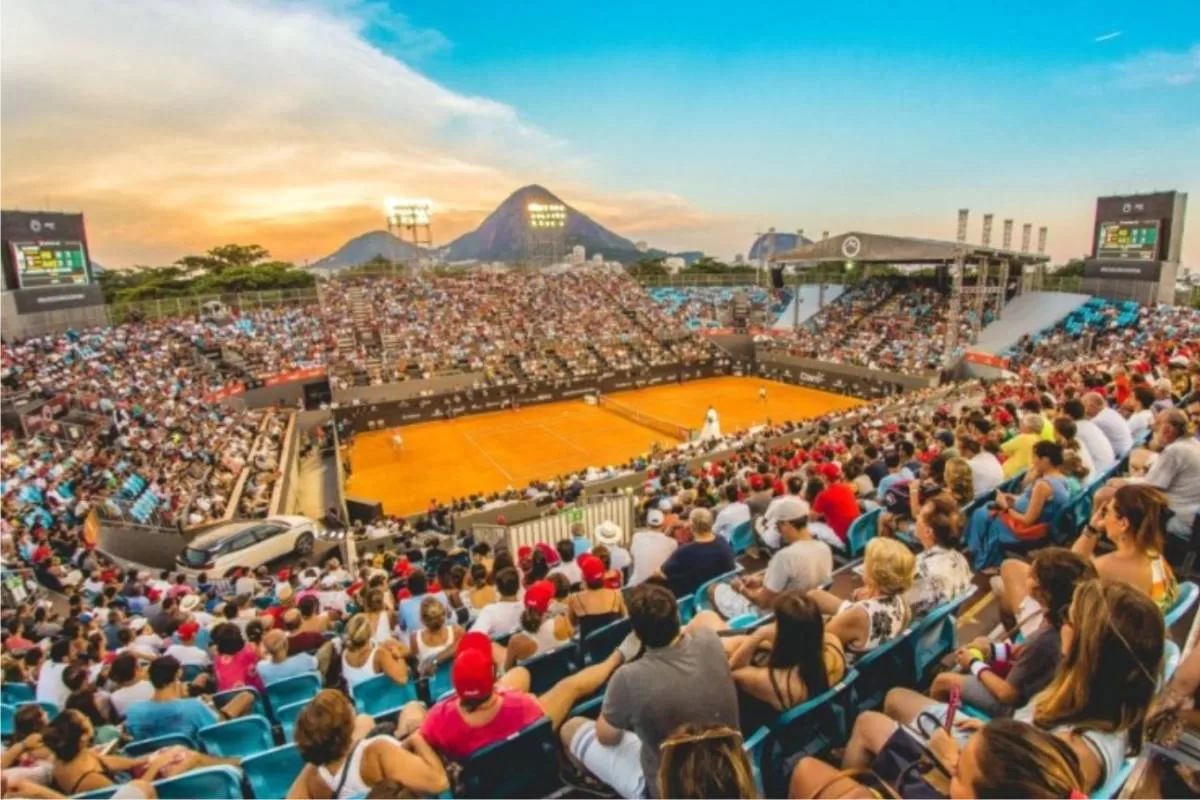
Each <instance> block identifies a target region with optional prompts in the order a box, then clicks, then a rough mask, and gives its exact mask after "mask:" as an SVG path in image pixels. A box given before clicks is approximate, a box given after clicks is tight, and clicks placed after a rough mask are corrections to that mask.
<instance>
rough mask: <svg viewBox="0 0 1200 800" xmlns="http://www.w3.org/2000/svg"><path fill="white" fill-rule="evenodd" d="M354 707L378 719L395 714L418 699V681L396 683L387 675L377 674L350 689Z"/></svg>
mask: <svg viewBox="0 0 1200 800" xmlns="http://www.w3.org/2000/svg"><path fill="white" fill-rule="evenodd" d="M350 694H351V696H352V697H353V698H354V707H355V708H357V709H358V710H359V712H360V713H362V714H367V715H369V716H371V717H374V718H375V719H376V720H379V719H382V718H384V717H390V716H394V715H395V714H398V713H399V712H400V709H401V708H403V707H404V706H405V705H407V704H408V703H411V702H412V701H413V700H416V699H417V685H416V681H413V680H410V681H409V682H408V683H396V682H395V681H393V680H392V679H391V678H389V677H388V676H387V675H376V676H375V677H374V678H369V679H368V680H365V681H363V682H362V683H360V684H358V685H357V686H354V687H352V688H351V690H350Z"/></svg>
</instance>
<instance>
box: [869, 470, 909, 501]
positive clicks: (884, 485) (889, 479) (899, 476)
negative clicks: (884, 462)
mask: <svg viewBox="0 0 1200 800" xmlns="http://www.w3.org/2000/svg"><path fill="white" fill-rule="evenodd" d="M912 479H913V474H912V473H911V472H909V471H908V467H901V468H900V471H899V472H889V473H888V474H887V475H885V476H884V478H883V480H881V481H880V482H879V490H878V491H877V492H876V493H875V497H876V498H877V499H878V500H880V501H882V500H883V498H884V497H886V496H887V491H888V489H890V488H892V485H893V484H896V483H899V482H900V481H911V480H912Z"/></svg>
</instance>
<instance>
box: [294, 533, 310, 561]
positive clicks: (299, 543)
mask: <svg viewBox="0 0 1200 800" xmlns="http://www.w3.org/2000/svg"><path fill="white" fill-rule="evenodd" d="M312 549H313V535H312V534H311V533H302V534H300V536H299V537H298V538H297V539H296V555H298V556H306V555H308V554H309V553H311V552H312Z"/></svg>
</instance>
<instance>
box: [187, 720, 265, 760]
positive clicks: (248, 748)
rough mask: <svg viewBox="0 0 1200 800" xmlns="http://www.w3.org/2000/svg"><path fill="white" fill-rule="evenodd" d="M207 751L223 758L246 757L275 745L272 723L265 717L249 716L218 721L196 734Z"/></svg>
mask: <svg viewBox="0 0 1200 800" xmlns="http://www.w3.org/2000/svg"><path fill="white" fill-rule="evenodd" d="M196 738H197V739H199V740H200V744H201V746H202V747H203V748H204V750H205V752H208V753H211V754H212V755H215V756H221V757H223V758H245V757H246V756H249V755H253V754H254V753H260V752H262V751H263V750H267V749H269V748H271V747H272V746H274V744H275V740H274V739H273V738H272V737H271V723H270V722H268V721H267V720H266V718H265V717H259V716H248V717H238V718H237V719H231V720H229V721H228V722H218V723H217V724H216V725H209V726H208V727H206V728H201V729H200V730H199V732H198V733H197V734H196Z"/></svg>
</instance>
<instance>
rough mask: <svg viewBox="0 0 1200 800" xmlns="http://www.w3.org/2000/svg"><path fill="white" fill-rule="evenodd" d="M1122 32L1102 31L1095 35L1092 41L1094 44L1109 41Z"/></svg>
mask: <svg viewBox="0 0 1200 800" xmlns="http://www.w3.org/2000/svg"><path fill="white" fill-rule="evenodd" d="M1124 32H1125V31H1113V32H1112V33H1102V34H1100V35H1099V36H1097V37H1096V38H1095V39H1092V42H1093V43H1094V44H1100V43H1101V42H1111V41H1112V40H1113V39H1116V38H1117V37H1119V36H1120V35H1121V34H1123V33H1124Z"/></svg>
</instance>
